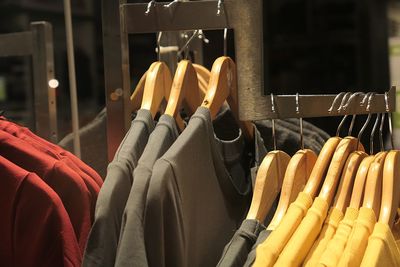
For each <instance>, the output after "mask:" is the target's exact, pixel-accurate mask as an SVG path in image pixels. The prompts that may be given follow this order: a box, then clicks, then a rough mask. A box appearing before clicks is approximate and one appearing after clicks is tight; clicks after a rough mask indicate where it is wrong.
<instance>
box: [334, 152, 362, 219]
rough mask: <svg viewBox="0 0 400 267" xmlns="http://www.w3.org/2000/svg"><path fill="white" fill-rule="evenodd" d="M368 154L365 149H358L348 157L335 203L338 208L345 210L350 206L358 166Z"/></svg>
mask: <svg viewBox="0 0 400 267" xmlns="http://www.w3.org/2000/svg"><path fill="white" fill-rule="evenodd" d="M367 156H368V155H367V153H365V152H363V151H356V152H353V153H351V154H350V156H349V157H348V158H347V161H346V163H345V165H344V169H343V173H342V177H341V178H340V183H339V187H338V191H337V193H336V196H335V201H334V204H333V206H334V207H335V208H336V209H338V210H340V211H342V212H344V211H345V209H346V208H347V207H348V206H349V204H350V199H351V196H352V191H353V185H354V181H355V177H356V174H357V170H358V167H359V166H360V164H361V162H362V160H363V159H364V158H365V157H367Z"/></svg>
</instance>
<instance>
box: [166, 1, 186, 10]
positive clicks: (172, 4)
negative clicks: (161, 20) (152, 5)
mask: <svg viewBox="0 0 400 267" xmlns="http://www.w3.org/2000/svg"><path fill="white" fill-rule="evenodd" d="M178 2H182V0H174V1H172V2H170V3H168V4H165V5H163V7H164V8H170V7H172V6H174V5H175V4H176V3H178Z"/></svg>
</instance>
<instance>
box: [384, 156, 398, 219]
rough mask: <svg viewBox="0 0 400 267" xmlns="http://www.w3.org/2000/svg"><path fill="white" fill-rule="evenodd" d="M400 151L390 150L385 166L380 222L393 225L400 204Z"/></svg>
mask: <svg viewBox="0 0 400 267" xmlns="http://www.w3.org/2000/svg"><path fill="white" fill-rule="evenodd" d="M399 167H400V151H399V150H392V151H390V152H389V153H388V154H387V156H386V159H385V163H384V167H383V183H382V203H381V208H380V212H379V222H382V223H386V224H388V225H389V226H390V227H393V225H394V222H395V217H396V213H397V208H398V207H399V204H400V174H399Z"/></svg>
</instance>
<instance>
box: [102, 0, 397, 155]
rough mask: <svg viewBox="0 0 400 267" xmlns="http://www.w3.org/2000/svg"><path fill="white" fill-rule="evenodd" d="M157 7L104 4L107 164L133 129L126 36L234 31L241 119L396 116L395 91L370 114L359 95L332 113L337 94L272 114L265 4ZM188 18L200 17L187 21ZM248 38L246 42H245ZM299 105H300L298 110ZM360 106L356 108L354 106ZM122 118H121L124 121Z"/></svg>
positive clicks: (287, 104)
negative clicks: (266, 85)
mask: <svg viewBox="0 0 400 267" xmlns="http://www.w3.org/2000/svg"><path fill="white" fill-rule="evenodd" d="M164 4H166V3H160V2H158V3H157V2H154V3H153V5H152V7H151V9H150V12H149V13H148V14H145V11H146V10H147V7H148V4H147V3H145V4H131V3H127V1H126V0H120V1H119V4H117V3H116V1H106V0H103V3H102V5H103V42H104V57H105V84H106V96H107V135H108V152H109V159H110V160H111V159H112V158H113V155H114V153H115V151H116V149H117V147H118V145H119V144H120V142H121V140H122V139H123V137H124V135H125V133H126V131H127V130H128V129H129V126H130V113H131V110H130V103H129V97H130V94H131V84H130V77H129V64H130V62H129V43H128V35H129V34H135V33H152V32H163V31H168V32H170V31H182V30H195V29H202V30H212V29H224V28H229V29H233V30H234V33H235V52H236V53H235V55H236V64H237V69H238V95H239V113H240V114H239V115H240V119H242V120H262V119H271V118H300V117H302V118H307V117H325V116H338V115H350V114H366V113H381V112H388V111H389V112H393V111H394V110H395V88H391V89H390V90H389V92H388V95H387V96H388V109H387V107H386V102H385V95H384V94H376V95H375V96H374V97H373V99H371V108H370V109H369V110H367V109H366V107H365V106H363V105H360V104H359V102H360V101H361V99H362V96H356V97H355V98H354V102H352V104H351V105H349V107H348V108H347V109H346V110H343V109H342V110H341V111H340V112H339V111H338V110H335V109H334V110H332V111H329V107H330V106H331V105H332V102H333V100H334V99H335V97H336V95H299V96H296V95H276V96H274V97H273V98H274V111H273V105H271V96H269V95H265V93H264V92H265V90H264V58H263V41H264V40H263V15H262V10H263V8H262V4H263V1H262V0H254V1H251V3H250V2H248V1H240V0H225V1H223V5H222V7H221V9H220V11H221V13H220V14H219V15H218V14H217V7H218V1H212V0H205V1H189V2H176V3H174V5H173V7H171V8H165V7H164ZM187 14H201V16H188V15H187ZM244 37H245V38H244ZM110 51H112V52H110ZM296 102H298V103H299V106H298V109H297V106H296ZM356 103H357V104H356ZM122 118H123V119H122Z"/></svg>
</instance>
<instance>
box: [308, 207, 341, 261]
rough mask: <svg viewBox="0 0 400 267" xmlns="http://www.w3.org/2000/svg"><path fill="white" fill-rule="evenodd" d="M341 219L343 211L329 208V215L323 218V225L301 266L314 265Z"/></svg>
mask: <svg viewBox="0 0 400 267" xmlns="http://www.w3.org/2000/svg"><path fill="white" fill-rule="evenodd" d="M342 219H343V212H342V211H340V210H339V209H337V208H334V207H333V208H331V210H330V211H329V215H328V217H327V218H326V220H325V223H324V226H323V227H322V230H321V232H320V233H319V236H318V239H317V241H315V242H314V245H313V246H312V248H311V249H310V252H309V253H308V255H307V257H306V259H305V260H304V263H303V266H307V267H312V266H316V265H317V263H318V261H319V259H320V258H321V255H322V253H323V252H324V251H325V249H326V246H327V245H328V242H329V241H330V240H331V239H332V238H333V236H334V234H335V232H336V229H337V228H338V225H339V222H340V221H341V220H342Z"/></svg>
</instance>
